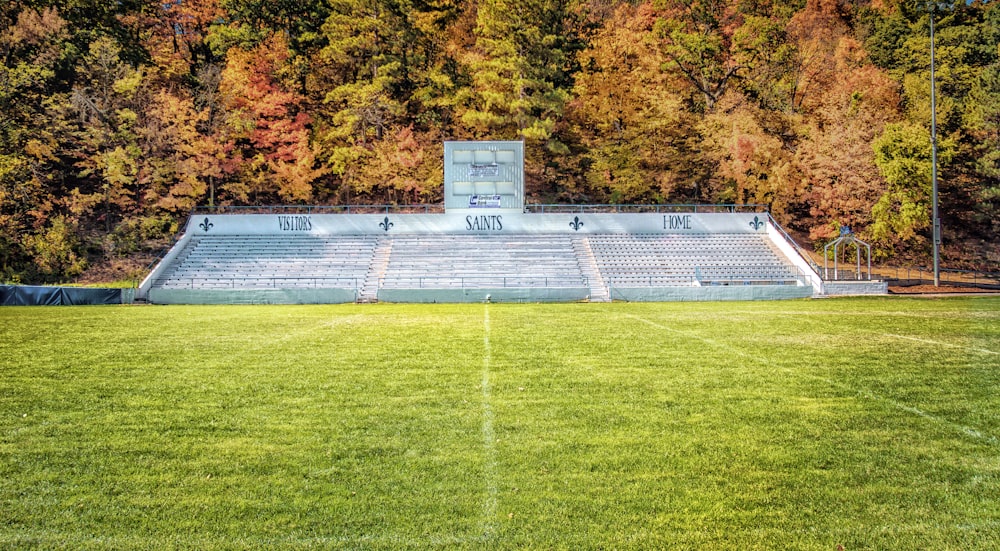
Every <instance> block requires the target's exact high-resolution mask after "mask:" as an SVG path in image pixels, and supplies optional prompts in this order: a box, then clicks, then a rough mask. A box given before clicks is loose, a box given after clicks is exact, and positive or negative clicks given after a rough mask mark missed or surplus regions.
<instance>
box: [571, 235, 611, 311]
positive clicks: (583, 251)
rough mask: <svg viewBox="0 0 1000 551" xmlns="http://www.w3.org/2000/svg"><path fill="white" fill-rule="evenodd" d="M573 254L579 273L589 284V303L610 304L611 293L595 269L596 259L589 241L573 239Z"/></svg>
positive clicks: (598, 271) (582, 238) (581, 237)
mask: <svg viewBox="0 0 1000 551" xmlns="http://www.w3.org/2000/svg"><path fill="white" fill-rule="evenodd" d="M573 252H575V253H576V258H577V259H578V260H579V262H580V271H581V272H582V273H583V275H584V276H586V278H587V281H588V282H590V302H611V293H610V292H609V291H608V286H607V284H605V282H604V278H603V277H601V271H600V270H599V269H598V268H597V259H596V258H594V251H593V250H592V249H591V248H590V240H589V239H587V238H586V237H583V236H574V237H573Z"/></svg>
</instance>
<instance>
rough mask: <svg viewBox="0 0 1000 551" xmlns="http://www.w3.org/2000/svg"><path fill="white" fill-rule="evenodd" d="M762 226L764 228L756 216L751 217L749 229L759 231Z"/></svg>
mask: <svg viewBox="0 0 1000 551" xmlns="http://www.w3.org/2000/svg"><path fill="white" fill-rule="evenodd" d="M763 226H764V221H763V220H761V219H760V218H758V217H756V216H754V217H753V222H750V227H751V228H753V229H755V230H759V229H760V228H761V227H763Z"/></svg>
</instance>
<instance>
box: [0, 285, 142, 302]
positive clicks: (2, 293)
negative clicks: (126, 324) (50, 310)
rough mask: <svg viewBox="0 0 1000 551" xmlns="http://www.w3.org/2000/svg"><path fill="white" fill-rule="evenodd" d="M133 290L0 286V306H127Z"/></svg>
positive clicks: (130, 300) (133, 293) (133, 292)
mask: <svg viewBox="0 0 1000 551" xmlns="http://www.w3.org/2000/svg"><path fill="white" fill-rule="evenodd" d="M134 295H135V289H91V288H84V287H35V286H24V285H0V306H86V305H94V304H128V303H131V302H132V298H133V297H134Z"/></svg>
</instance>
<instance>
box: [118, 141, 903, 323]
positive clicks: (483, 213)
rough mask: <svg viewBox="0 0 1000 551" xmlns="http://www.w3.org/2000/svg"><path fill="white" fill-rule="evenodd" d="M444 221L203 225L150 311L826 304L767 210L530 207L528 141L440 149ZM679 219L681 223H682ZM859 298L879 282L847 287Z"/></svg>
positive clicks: (180, 250)
mask: <svg viewBox="0 0 1000 551" xmlns="http://www.w3.org/2000/svg"><path fill="white" fill-rule="evenodd" d="M444 151H445V170H444V194H445V202H444V207H445V212H443V213H430V212H423V213H401V212H398V211H393V210H390V209H386V210H385V211H384V212H379V213H378V214H372V213H356V212H355V213H351V212H350V210H351V209H346V212H340V213H337V214H321V213H318V212H316V213H314V212H313V210H312V209H311V208H308V207H292V208H288V209H281V208H279V209H277V211H275V210H274V209H268V210H267V212H263V213H260V214H223V213H220V212H218V211H208V212H207V213H206V214H198V215H197V216H192V218H191V220H190V221H189V222H188V226H187V228H186V231H185V233H184V235H183V237H182V238H181V239H180V240H179V241H178V242H177V244H176V245H175V246H174V247H173V248H172V249H171V250H170V251H169V253H168V254H167V255H166V256H165V257H164V259H163V260H162V261H161V262H160V263H159V265H158V266H157V267H156V268H155V269H154V270H153V271H152V273H151V274H150V275H149V276H148V277H147V278H146V280H145V281H143V282H142V284H141V285H140V287H139V289H138V290H137V292H136V298H137V299H138V300H146V301H148V302H153V303H163V304H171V303H193V304H206V303H339V302H377V301H387V302H471V301H497V302H518V301H520V302H524V301H532V302H537V301H582V300H590V301H595V302H604V301H609V300H628V301H666V300H766V299H782V298H799V297H808V296H812V295H818V294H824V293H827V292H829V291H830V287H828V286H826V285H825V283H824V282H823V280H822V279H821V278H820V275H819V269H818V267H816V266H815V265H813V264H812V263H811V262H810V261H808V260H807V259H806V258H805V257H804V255H802V254H801V253H800V251H799V250H798V249H797V248H796V246H795V245H794V243H793V242H792V241H791V239H789V238H788V236H787V234H785V233H784V231H782V230H781V228H780V227H779V226H778V225H777V224H776V223H775V222H774V220H773V219H772V218H771V217H770V215H769V214H767V213H766V212H760V211H758V212H740V211H741V210H743V209H740V208H737V207H736V206H733V205H729V206H725V207H721V208H718V207H717V208H709V209H708V211H709V212H706V208H705V207H694V206H691V207H689V210H688V211H683V212H682V211H680V210H678V209H676V208H673V209H669V211H661V210H660V209H659V208H654V209H652V210H650V209H646V210H645V211H644V212H621V210H620V209H615V210H614V211H613V212H604V211H601V210H596V209H595V210H588V209H585V208H581V209H580V210H578V211H576V210H574V211H571V212H570V211H566V210H565V209H559V208H555V209H549V211H548V212H545V210H544V209H542V212H529V210H533V209H526V208H525V205H524V189H523V181H524V177H523V171H524V151H523V144H522V143H521V142H446V143H445V148H444ZM682 210H683V209H682ZM837 284H838V285H841V286H842V287H841V288H850V291H849V292H851V293H858V292H863V293H879V292H882V293H884V292H885V286H884V284H881V283H879V282H875V283H870V282H864V283H863V284H862V285H861V286H858V285H853V284H851V285H848V284H845V283H843V282H837Z"/></svg>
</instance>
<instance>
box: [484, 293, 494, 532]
mask: <svg viewBox="0 0 1000 551" xmlns="http://www.w3.org/2000/svg"><path fill="white" fill-rule="evenodd" d="M492 356H493V354H492V352H491V347H490V307H489V305H488V304H487V305H485V306H484V310H483V380H482V388H483V456H484V462H485V468H484V471H485V472H484V473H483V475H484V477H485V479H486V480H485V483H486V497H485V499H484V500H483V537H484V538H486V539H487V540H489V539H492V538H493V536H494V535H495V534H496V526H495V525H494V522H495V519H496V516H497V495H498V490H497V451H496V433H495V432H494V431H493V408H492V406H490V401H491V398H492V394H491V390H490V363H491V361H492Z"/></svg>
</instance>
